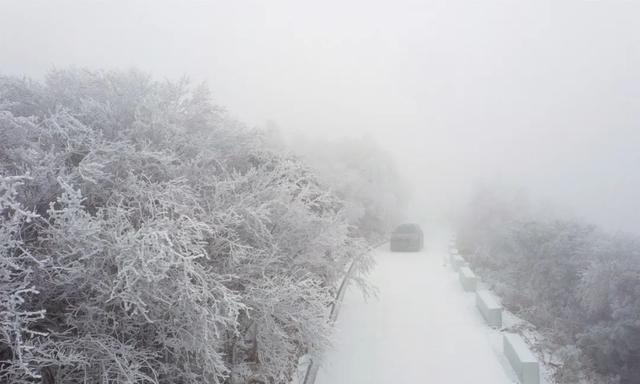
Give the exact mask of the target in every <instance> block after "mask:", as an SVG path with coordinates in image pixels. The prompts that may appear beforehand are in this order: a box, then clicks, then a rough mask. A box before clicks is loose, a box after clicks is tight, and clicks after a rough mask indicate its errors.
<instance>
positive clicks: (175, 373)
mask: <svg viewBox="0 0 640 384" xmlns="http://www.w3.org/2000/svg"><path fill="white" fill-rule="evenodd" d="M0 138H1V139H2V140H0V159H1V160H2V161H1V162H0V221H1V222H0V224H1V225H0V309H1V312H0V321H1V323H0V380H4V381H8V382H12V383H32V382H34V381H35V382H37V381H41V382H45V383H62V382H64V383H84V382H104V383H116V382H117V383H214V384H215V383H242V382H249V381H253V382H262V383H280V382H284V381H286V379H287V378H288V377H289V376H290V375H291V374H292V372H293V370H294V368H295V362H296V361H297V360H298V357H300V356H301V355H303V354H306V353H319V352H320V351H321V350H322V349H323V348H324V347H325V346H326V345H327V332H328V325H327V321H326V320H327V319H326V313H327V307H328V306H329V305H330V302H331V297H332V293H333V290H334V289H335V283H336V282H337V281H339V280H340V279H341V278H342V277H343V276H344V271H345V266H346V265H348V264H349V262H350V261H351V260H352V259H353V258H354V257H355V256H356V255H359V254H361V253H362V252H363V251H364V250H365V249H366V246H365V243H364V242H363V241H362V240H361V239H358V238H355V237H353V235H352V234H353V233H354V231H353V229H352V228H351V227H350V225H349V223H348V221H347V218H346V215H345V212H344V203H343V201H342V200H340V199H339V198H337V197H336V196H335V195H333V194H332V193H330V192H329V191H328V190H327V188H325V187H324V186H323V185H322V184H321V183H320V182H319V181H318V180H317V179H316V177H315V175H314V174H313V172H312V171H310V170H309V169H308V168H307V167H306V166H305V165H304V164H303V163H301V162H300V161H299V160H298V159H296V158H293V157H283V156H282V155H280V154H278V153H275V152H273V151H272V150H269V149H267V147H266V146H265V145H264V143H263V139H262V138H261V136H260V133H259V132H255V131H252V130H250V129H248V128H246V127H244V126H242V125H241V124H239V123H237V122H235V121H233V120H231V119H229V118H228V117H227V116H226V115H225V114H224V113H223V112H222V110H221V109H220V108H218V107H216V106H214V105H213V104H212V103H211V101H210V99H209V94H208V91H207V90H206V88H205V87H191V86H190V85H189V84H188V82H186V81H181V82H178V83H160V82H154V81H153V80H152V79H150V78H149V77H148V76H146V75H144V74H141V73H138V72H135V71H131V72H90V71H82V70H70V71H54V72H52V73H50V74H49V76H48V77H47V79H46V81H45V83H44V84H38V83H34V82H30V81H20V80H16V79H12V78H2V77H0ZM367 262H368V260H366V259H363V267H362V268H360V270H361V271H364V270H365V269H366V267H364V266H366V263H367Z"/></svg>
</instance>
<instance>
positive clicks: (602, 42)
mask: <svg viewBox="0 0 640 384" xmlns="http://www.w3.org/2000/svg"><path fill="white" fill-rule="evenodd" d="M0 6H1V10H2V11H1V12H0V52H2V56H1V57H0V73H3V74H6V75H18V76H22V75H26V76H30V77H34V78H36V79H39V78H41V77H42V76H44V74H45V73H46V72H48V71H49V70H50V69H52V68H66V67H69V66H74V67H87V68H92V69H95V68H104V69H111V68H120V69H127V68H129V67H136V68H139V69H141V70H144V71H147V72H150V73H152V74H153V75H154V76H155V77H156V78H160V79H162V78H168V79H178V78H180V77H182V76H188V77H189V78H190V79H192V80H193V81H196V82H199V81H206V82H207V83H208V84H209V86H210V88H211V89H212V92H213V96H214V100H215V102H216V103H217V104H220V105H222V106H224V107H226V108H227V109H228V110H229V112H230V113H231V114H232V115H233V116H235V117H237V118H238V119H239V120H241V121H244V122H246V123H247V124H249V125H251V126H258V127H265V128H268V127H274V126H275V127H278V129H279V130H281V131H282V132H283V135H284V136H285V137H289V138H292V140H295V137H299V136H301V135H302V136H304V137H308V138H311V139H310V140H313V138H314V137H320V138H322V139H323V140H331V139H333V138H340V137H343V136H348V137H362V136H368V137H370V138H372V139H373V140H375V141H376V142H378V143H379V145H380V146H381V147H383V148H384V149H386V150H387V151H388V152H389V154H390V155H391V156H393V157H394V158H395V161H396V164H397V167H398V169H400V170H401V171H402V172H403V173H404V174H405V175H406V176H408V178H409V182H410V183H411V184H412V185H411V189H412V191H413V193H412V196H413V200H414V202H413V206H414V207H415V206H418V207H419V208H420V212H422V213H426V214H430V213H431V212H435V210H438V212H442V211H443V210H447V209H449V208H452V207H457V206H459V205H460V204H463V203H465V202H466V201H467V198H468V196H469V194H470V193H471V191H472V190H473V188H474V187H475V186H476V185H478V184H491V185H493V184H497V185H500V186H502V187H504V188H515V189H520V190H522V191H524V192H523V193H528V194H530V195H531V196H532V198H533V199H535V200H544V201H547V202H548V204H549V205H550V206H556V207H559V208H558V209H560V210H561V211H563V215H573V216H578V217H581V218H584V219H586V220H588V221H592V222H596V223H598V224H601V225H602V226H604V227H605V228H606V229H608V230H613V231H617V230H623V231H630V232H640V218H638V215H637V212H640V203H639V202H638V200H637V198H636V197H637V191H638V190H639V188H640V174H639V173H638V172H637V165H638V164H640V154H639V153H640V152H639V151H638V149H639V148H640V130H639V129H638V121H640V71H638V68H639V67H640V24H639V23H637V20H638V17H639V16H640V3H637V2H633V1H618V0H610V1H539V0H535V1H533V0H527V1H518V2H514V1H496V0H489V1H483V2H471V1H457V0H453V1H452V0H447V1H394V2H390V1H389V2H381V1H362V0H357V1H350V2H341V1H333V0H331V1H324V2H300V1H269V2H261V1H233V2H222V1H179V2H178V1H110V2H106V1H105V2H101V1H100V2H99V1H84V2H79V1H8V0H2V1H0Z"/></svg>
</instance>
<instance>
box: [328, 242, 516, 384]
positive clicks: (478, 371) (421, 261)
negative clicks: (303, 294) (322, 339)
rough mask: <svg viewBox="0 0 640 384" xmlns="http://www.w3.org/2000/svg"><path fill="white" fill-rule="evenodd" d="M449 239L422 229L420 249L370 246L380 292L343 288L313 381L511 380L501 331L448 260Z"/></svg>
mask: <svg viewBox="0 0 640 384" xmlns="http://www.w3.org/2000/svg"><path fill="white" fill-rule="evenodd" d="M447 241H448V236H447V234H446V233H441V234H435V235H433V236H429V235H428V234H427V236H426V238H425V250H424V251H423V252H420V253H392V252H390V251H389V245H388V244H385V245H383V246H382V247H380V248H379V249H377V250H376V251H375V258H376V261H377V265H376V268H375V270H374V271H373V272H372V273H371V275H370V279H371V282H372V283H373V284H374V285H376V286H377V288H378V289H379V292H378V297H377V298H370V299H368V300H367V301H365V300H364V299H363V298H362V295H361V294H360V292H359V291H358V289H357V288H355V287H352V288H350V289H349V290H348V291H347V293H346V295H345V298H344V302H343V304H342V308H341V310H340V314H339V316H338V320H337V322H336V325H335V328H336V329H335V334H334V346H333V348H332V349H331V350H329V351H328V352H327V355H326V356H325V358H324V361H323V362H322V365H321V367H320V370H319V372H318V376H317V380H316V384H342V383H344V384H358V383H363V384H364V383H367V384H372V383H381V384H382V383H384V384H391V383H399V384H404V383H447V384H458V383H459V384H470V383H477V384H483V383H487V384H489V383H491V384H500V383H505V384H506V383H514V382H516V379H515V374H514V373H513V371H511V369H510V368H509V367H508V365H507V363H506V361H505V359H504V357H503V356H502V352H501V339H500V335H499V334H498V332H497V331H494V330H491V329H490V328H489V327H487V326H486V325H485V323H484V321H483V319H482V317H481V316H480V314H479V313H478V312H477V311H476V308H475V305H474V295H473V294H471V293H465V292H463V290H462V288H461V287H460V284H459V282H458V279H457V275H456V274H455V273H454V272H453V271H452V270H451V268H449V266H448V265H446V260H447Z"/></svg>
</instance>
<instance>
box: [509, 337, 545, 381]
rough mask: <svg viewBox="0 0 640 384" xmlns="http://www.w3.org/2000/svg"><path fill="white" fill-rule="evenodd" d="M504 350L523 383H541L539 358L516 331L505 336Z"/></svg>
mask: <svg viewBox="0 0 640 384" xmlns="http://www.w3.org/2000/svg"><path fill="white" fill-rule="evenodd" d="M502 344H503V346H502V348H503V352H504V355H505V356H506V357H507V360H509V363H510V364H511V367H512V368H513V370H514V371H515V372H516V374H517V375H518V379H520V383H522V384H539V383H540V368H539V365H538V360H537V359H536V357H535V356H534V354H533V353H532V352H531V350H530V349H529V347H528V346H527V344H526V343H525V342H524V340H523V339H522V337H521V336H520V335H518V334H515V333H505V334H504V336H503V343H502Z"/></svg>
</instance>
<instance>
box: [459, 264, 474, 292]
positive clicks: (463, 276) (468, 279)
mask: <svg viewBox="0 0 640 384" xmlns="http://www.w3.org/2000/svg"><path fill="white" fill-rule="evenodd" d="M458 278H459V279H460V284H462V288H463V289H464V290H465V292H474V291H475V290H476V286H477V285H478V277H477V276H476V274H475V273H473V271H472V270H471V269H470V268H469V267H461V268H460V271H459V272H458Z"/></svg>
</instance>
